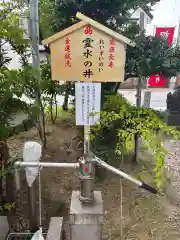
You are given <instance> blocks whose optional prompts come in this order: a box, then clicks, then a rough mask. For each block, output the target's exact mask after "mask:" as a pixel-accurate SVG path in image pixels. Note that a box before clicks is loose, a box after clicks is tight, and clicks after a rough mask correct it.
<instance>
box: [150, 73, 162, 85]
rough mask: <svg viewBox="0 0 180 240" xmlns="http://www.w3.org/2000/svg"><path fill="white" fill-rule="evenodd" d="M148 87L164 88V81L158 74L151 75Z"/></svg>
mask: <svg viewBox="0 0 180 240" xmlns="http://www.w3.org/2000/svg"><path fill="white" fill-rule="evenodd" d="M148 85H149V87H165V86H166V79H165V78H164V77H162V76H159V75H158V74H155V75H151V76H150V77H149V81H148Z"/></svg>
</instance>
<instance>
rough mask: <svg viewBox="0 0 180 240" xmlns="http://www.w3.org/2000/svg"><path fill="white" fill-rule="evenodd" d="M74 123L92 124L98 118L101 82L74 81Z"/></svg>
mask: <svg viewBox="0 0 180 240" xmlns="http://www.w3.org/2000/svg"><path fill="white" fill-rule="evenodd" d="M75 96H76V125H81V126H84V125H85V126H87V125H94V124H96V123H97V122H98V121H99V119H100V105H101V104H100V103H101V83H76V84H75Z"/></svg>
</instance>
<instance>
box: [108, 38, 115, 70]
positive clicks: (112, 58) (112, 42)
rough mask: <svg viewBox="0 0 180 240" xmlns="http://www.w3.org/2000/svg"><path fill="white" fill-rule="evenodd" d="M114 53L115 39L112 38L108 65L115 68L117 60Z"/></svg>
mask: <svg viewBox="0 0 180 240" xmlns="http://www.w3.org/2000/svg"><path fill="white" fill-rule="evenodd" d="M114 53H115V41H114V39H111V40H110V41H109V65H108V66H109V67H110V68H113V66H114V60H115V57H114Z"/></svg>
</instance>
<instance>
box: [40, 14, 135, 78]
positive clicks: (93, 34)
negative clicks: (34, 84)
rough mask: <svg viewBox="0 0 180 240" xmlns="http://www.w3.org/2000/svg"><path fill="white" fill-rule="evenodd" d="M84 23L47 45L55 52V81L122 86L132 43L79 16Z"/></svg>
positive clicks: (53, 38)
mask: <svg viewBox="0 0 180 240" xmlns="http://www.w3.org/2000/svg"><path fill="white" fill-rule="evenodd" d="M77 17H78V18H79V19H82V21H81V22H79V23H77V24H74V25H73V26H71V27H69V28H67V29H65V30H63V31H61V32H59V33H57V34H55V35H53V36H52V37H49V38H48V39H46V40H44V41H43V44H44V45H47V44H49V45H50V50H51V67H52V79H53V80H58V81H83V82H122V81H123V80H124V66H125V59H126V45H127V44H129V45H131V46H134V43H132V42H131V41H130V40H129V39H127V38H125V37H124V36H122V35H120V34H118V33H116V32H114V31H112V30H111V29H109V28H107V27H105V26H103V25H101V24H99V23H97V22H96V21H94V20H92V19H90V18H87V17H86V16H84V15H82V14H80V13H79V14H77Z"/></svg>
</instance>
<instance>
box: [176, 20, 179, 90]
mask: <svg viewBox="0 0 180 240" xmlns="http://www.w3.org/2000/svg"><path fill="white" fill-rule="evenodd" d="M176 46H177V47H178V46H179V47H180V20H179V28H178V36H177V45H176ZM178 85H180V73H178V74H177V76H176V86H175V87H177V86H178Z"/></svg>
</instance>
